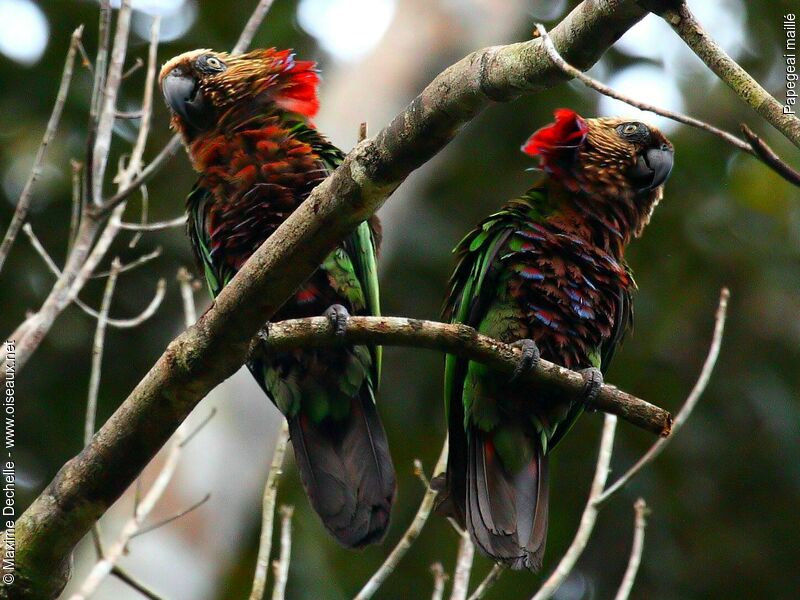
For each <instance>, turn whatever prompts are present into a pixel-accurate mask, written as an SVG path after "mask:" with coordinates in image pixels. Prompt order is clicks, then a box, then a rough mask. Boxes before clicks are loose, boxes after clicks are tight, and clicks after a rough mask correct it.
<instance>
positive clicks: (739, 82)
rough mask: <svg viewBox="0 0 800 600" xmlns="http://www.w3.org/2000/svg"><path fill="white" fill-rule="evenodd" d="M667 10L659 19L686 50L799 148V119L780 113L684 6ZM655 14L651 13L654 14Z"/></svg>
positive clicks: (757, 84)
mask: <svg viewBox="0 0 800 600" xmlns="http://www.w3.org/2000/svg"><path fill="white" fill-rule="evenodd" d="M667 4H677V8H675V9H672V8H670V9H667V10H665V11H663V12H661V13H660V16H661V17H662V18H663V19H664V20H665V21H666V22H667V23H668V24H669V26H670V27H672V29H673V30H674V31H675V33H677V34H678V35H679V36H680V37H681V39H682V40H683V41H684V42H685V43H686V45H687V46H689V48H691V49H692V51H693V52H694V53H695V54H696V55H697V56H698V58H699V59H700V60H702V61H703V62H704V63H705V64H706V66H707V67H708V68H709V69H711V70H712V71H714V73H715V74H716V76H717V77H719V78H720V79H721V80H722V81H724V82H725V83H726V84H728V87H730V88H731V89H732V90H733V91H734V92H736V94H737V95H738V96H739V97H740V98H741V99H742V100H744V101H745V102H746V103H747V104H749V105H750V106H751V107H752V108H753V109H754V110H755V111H756V112H757V113H758V114H759V115H761V116H762V117H764V119H766V120H767V121H769V123H770V124H771V125H772V126H773V127H775V129H777V130H778V131H780V132H781V133H782V134H783V135H785V136H786V137H787V138H788V139H789V140H791V141H792V142H793V143H794V145H795V146H797V147H799V148H800V119H798V118H797V117H796V116H794V115H790V114H786V113H784V112H783V105H782V104H781V103H780V102H778V101H777V100H775V98H773V97H772V96H771V95H770V94H769V92H767V90H765V89H764V88H763V87H761V85H760V84H759V83H758V82H757V81H756V80H755V79H753V77H752V76H751V75H750V74H749V73H748V72H747V71H745V70H744V69H743V68H742V67H741V66H739V64H738V63H737V62H736V61H735V60H733V59H732V58H731V57H730V56H728V54H727V53H726V52H725V51H724V50H723V49H722V48H721V47H720V46H719V44H717V43H716V42H715V41H714V40H713V39H711V36H710V35H708V33H707V32H706V31H705V29H703V26H702V25H701V24H700V22H699V21H698V20H697V19H696V18H695V16H694V15H693V14H692V12H691V11H690V10H689V7H688V5H687V4H686V2H683V1H681V2H668V3H667ZM654 12H655V11H654Z"/></svg>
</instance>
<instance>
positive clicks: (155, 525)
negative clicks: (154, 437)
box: [128, 440, 211, 541]
mask: <svg viewBox="0 0 800 600" xmlns="http://www.w3.org/2000/svg"><path fill="white" fill-rule="evenodd" d="M184 441H185V440H184ZM178 445H179V446H180V447H181V448H183V447H184V446H185V445H186V444H184V443H183V441H182V442H181V443H180V444H178ZM210 499H211V494H206V495H205V496H203V497H202V498H200V500H198V501H197V502H195V503H194V504H191V505H189V506H188V507H186V508H184V509H183V510H181V511H178V512H177V513H175V514H174V515H172V516H169V517H167V518H166V519H161V520H160V521H157V522H155V523H153V524H152V525H148V526H147V527H141V528H140V529H138V530H137V531H134V532H133V533H132V534H131V535H130V537H129V538H128V540H129V541H130V540H132V539H133V538H135V537H139V536H140V535H144V534H145V533H150V532H151V531H155V530H156V529H161V528H162V527H164V525H169V524H170V523H172V522H174V521H177V520H178V519H180V518H181V517H185V516H186V515H188V514H189V513H191V512H194V511H195V510H197V509H198V508H200V507H201V506H203V504H205V503H206V502H208V501H209V500H210Z"/></svg>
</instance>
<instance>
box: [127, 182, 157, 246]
mask: <svg viewBox="0 0 800 600" xmlns="http://www.w3.org/2000/svg"><path fill="white" fill-rule="evenodd" d="M139 189H140V191H141V195H142V211H141V217H140V218H139V223H141V224H142V225H147V221H148V219H149V217H150V214H149V213H150V192H148V191H147V186H146V185H143V186H142V187H141V188H139ZM120 229H122V223H120ZM142 233H143V232H142V231H137V232H136V233H135V234H134V235H133V237H132V238H131V241H130V242H128V248H135V247H136V244H138V243H139V240H140V239H142Z"/></svg>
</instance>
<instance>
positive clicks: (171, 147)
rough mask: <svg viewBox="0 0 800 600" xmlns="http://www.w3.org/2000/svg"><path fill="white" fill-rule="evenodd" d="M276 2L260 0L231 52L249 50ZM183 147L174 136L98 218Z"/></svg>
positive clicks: (105, 206) (153, 173)
mask: <svg viewBox="0 0 800 600" xmlns="http://www.w3.org/2000/svg"><path fill="white" fill-rule="evenodd" d="M273 2H274V0H260V1H259V3H258V5H257V6H256V8H255V10H254V11H253V13H252V14H251V15H250V18H249V19H248V21H247V24H246V25H245V27H244V29H243V30H242V33H241V35H240V36H239V40H238V41H237V42H236V45H235V46H234V47H233V49H232V50H231V52H234V53H237V52H244V51H245V50H247V48H248V46H249V45H250V42H252V41H253V36H255V34H256V31H257V30H258V28H259V27H260V26H261V23H262V22H263V20H264V17H266V16H267V12H268V11H269V9H270V7H271V6H272V3H273ZM180 147H181V138H180V136H179V135H178V134H175V135H174V136H172V139H171V140H170V141H169V142H168V143H167V145H166V146H164V148H162V149H161V152H159V153H158V156H156V157H155V158H154V159H153V160H152V161H151V162H150V164H148V165H147V167H145V169H144V170H143V171H142V172H141V174H140V175H139V176H138V177H137V178H136V179H134V180H133V181H131V182H130V184H129V185H128V186H126V187H123V188H122V189H120V190H118V191H117V193H116V194H114V195H113V196H111V197H110V198H108V199H107V200H106V201H105V202H103V204H102V206H100V207H97V209H96V210H95V214H96V215H97V216H98V217H102V216H105V215H107V214H108V213H109V212H111V211H112V210H113V209H114V208H115V207H116V206H117V205H119V204H120V203H122V202H124V201H125V200H127V199H128V198H129V197H130V196H131V195H132V194H134V193H135V192H136V191H137V190H138V189H139V188H140V187H141V186H142V185H144V184H145V183H147V182H149V181H150V180H151V179H152V178H153V176H155V175H156V174H157V173H158V172H159V171H160V170H161V169H162V168H163V167H164V165H166V164H167V162H169V160H170V159H171V158H172V157H173V156H175V154H176V153H177V152H178V149H179V148H180Z"/></svg>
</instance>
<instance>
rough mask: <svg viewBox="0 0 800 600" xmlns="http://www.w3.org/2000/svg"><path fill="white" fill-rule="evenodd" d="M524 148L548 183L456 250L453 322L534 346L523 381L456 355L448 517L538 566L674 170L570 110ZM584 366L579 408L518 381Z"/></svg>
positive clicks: (627, 134) (645, 131)
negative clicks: (634, 267) (560, 480)
mask: <svg viewBox="0 0 800 600" xmlns="http://www.w3.org/2000/svg"><path fill="white" fill-rule="evenodd" d="M555 118H556V120H555V123H552V124H551V125H548V126H547V127H544V128H542V129H540V130H539V131H537V132H536V133H534V134H533V135H532V136H531V137H530V138H529V139H528V141H527V142H526V143H525V145H524V146H523V147H522V151H523V152H525V153H527V154H529V155H532V156H538V157H539V159H540V163H541V170H542V171H543V176H542V177H541V179H540V181H538V183H536V184H535V185H534V187H532V188H531V189H530V190H528V191H527V192H526V193H525V194H524V195H523V196H521V197H519V198H517V199H515V200H512V201H511V202H508V203H507V204H506V205H505V206H504V207H503V208H502V209H501V210H500V211H499V212H497V213H495V214H493V215H491V216H490V217H488V218H487V219H486V220H484V221H483V222H482V223H481V224H480V225H479V226H478V227H477V228H476V229H475V230H474V231H472V232H471V233H470V234H469V235H467V236H466V237H465V238H464V239H463V240H462V241H461V243H460V244H459V245H458V247H457V248H456V250H455V252H456V253H457V257H458V264H457V267H456V269H455V272H454V273H453V276H452V278H451V281H450V288H449V295H448V298H447V300H446V301H445V307H444V316H445V319H447V320H450V321H452V322H454V323H465V324H467V325H470V326H472V327H475V328H476V329H478V331H480V332H481V333H483V334H485V335H488V336H491V337H493V338H496V339H499V340H502V341H503V342H506V343H514V344H516V345H518V346H520V347H521V348H522V350H523V358H522V360H521V362H520V364H519V366H518V368H517V371H516V372H515V374H514V375H513V376H511V377H508V376H506V375H504V374H502V373H498V372H496V371H492V370H491V369H489V368H487V367H486V366H484V365H482V364H480V363H477V362H471V361H468V360H464V359H461V358H458V357H455V356H452V355H448V356H447V358H446V363H445V403H446V408H447V415H448V429H449V435H450V455H449V460H448V464H447V471H446V473H445V474H444V476H441V477H440V478H438V481H437V482H436V484H437V485H438V487H439V489H440V490H441V494H440V497H439V498H440V499H439V505H438V509H439V511H440V512H443V513H444V514H446V515H448V516H451V517H453V518H454V519H455V520H456V521H457V522H459V523H460V524H461V525H462V527H465V528H466V529H467V530H468V531H469V533H470V535H471V537H472V540H473V541H474V542H475V544H476V545H477V547H478V548H479V549H480V550H481V551H482V552H483V553H484V554H485V555H487V556H489V557H490V558H492V559H493V560H495V561H497V562H501V563H504V564H506V565H508V566H510V567H511V568H513V569H522V568H528V569H531V570H533V571H537V570H539V569H540V568H541V565H542V557H543V555H544V547H545V538H546V535H547V505H548V481H547V478H548V475H547V470H548V467H547V462H548V454H549V453H550V451H552V449H553V448H554V447H555V446H556V444H558V442H559V441H560V440H561V438H562V437H563V436H564V435H565V434H566V433H567V432H568V431H569V429H570V427H571V426H572V424H573V423H574V422H575V419H577V418H578V416H579V415H580V414H581V412H582V411H583V409H584V405H585V404H586V402H587V401H590V400H591V399H592V398H593V396H594V395H596V394H597V391H598V390H599V387H600V385H601V384H602V372H604V371H605V370H606V369H607V368H608V365H609V362H610V361H611V358H612V356H613V354H614V350H615V349H616V347H617V346H618V344H619V343H620V341H621V340H622V337H623V335H624V333H625V331H626V330H627V329H628V328H629V327H630V326H631V324H632V316H633V312H632V308H631V293H632V292H633V290H634V289H635V287H636V285H635V283H634V281H633V277H632V274H631V271H630V269H629V268H628V266H627V265H626V264H625V258H624V254H625V247H626V246H627V245H628V243H629V242H630V241H631V240H632V239H633V238H634V237H638V236H639V235H640V234H641V233H642V229H643V228H644V226H645V225H646V224H647V222H648V221H649V219H650V215H651V213H652V211H653V209H654V208H655V206H656V204H657V203H658V201H659V200H660V199H661V196H662V191H663V184H664V182H665V180H666V179H667V177H668V176H669V174H670V171H671V169H672V159H673V148H672V144H670V142H669V141H668V140H667V139H666V138H665V137H664V136H663V135H662V134H661V133H660V132H659V131H658V130H656V129H655V128H653V127H649V126H648V125H645V124H644V123H638V122H635V121H627V120H622V119H605V118H604V119H584V118H582V117H580V116H579V115H577V114H576V113H575V112H573V111H571V110H566V109H561V110H558V111H556V113H555ZM540 356H541V357H543V358H545V359H547V360H549V361H552V362H554V363H558V364H560V365H563V366H565V367H567V368H570V369H573V370H579V371H581V372H582V373H583V374H584V377H585V378H586V380H587V385H586V393H585V396H586V397H585V398H581V399H579V400H577V401H575V400H570V399H567V398H562V397H560V396H559V395H558V394H557V393H555V392H553V391H550V392H548V391H547V390H538V391H537V390H536V389H535V388H533V389H532V388H531V386H530V385H522V384H518V383H517V382H516V377H517V376H518V375H519V374H521V373H522V372H523V371H524V370H526V369H529V368H531V367H532V365H534V364H535V363H536V361H537V360H538V359H539V357H540Z"/></svg>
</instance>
